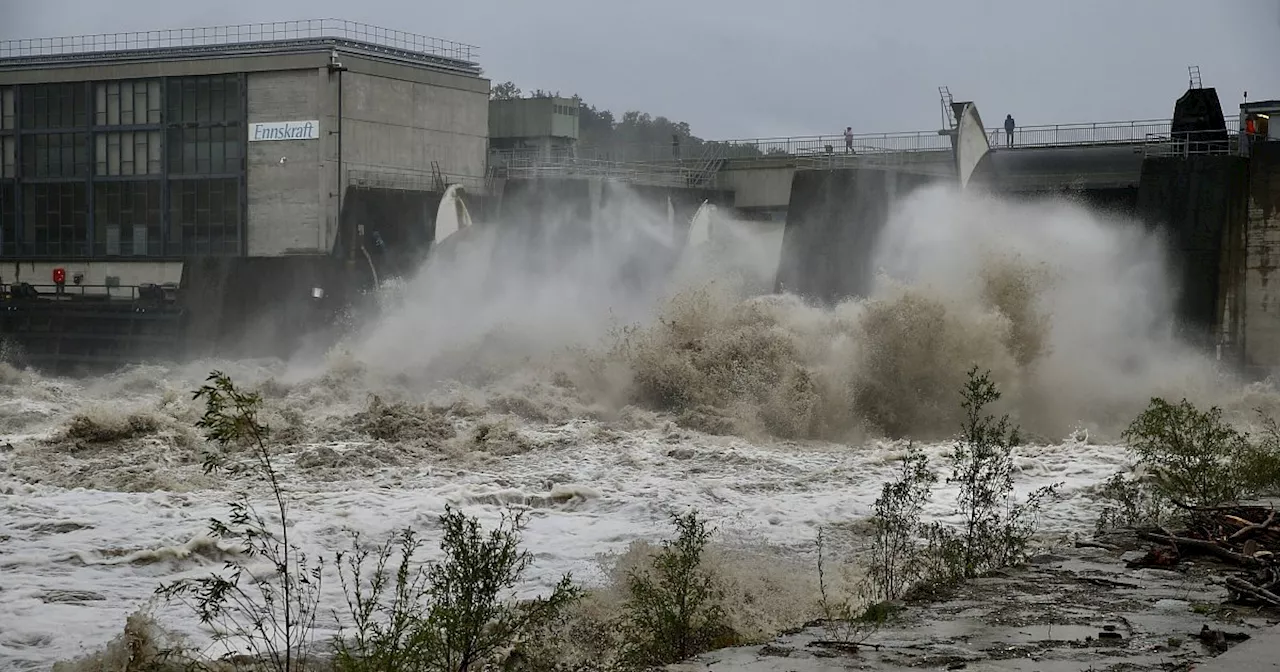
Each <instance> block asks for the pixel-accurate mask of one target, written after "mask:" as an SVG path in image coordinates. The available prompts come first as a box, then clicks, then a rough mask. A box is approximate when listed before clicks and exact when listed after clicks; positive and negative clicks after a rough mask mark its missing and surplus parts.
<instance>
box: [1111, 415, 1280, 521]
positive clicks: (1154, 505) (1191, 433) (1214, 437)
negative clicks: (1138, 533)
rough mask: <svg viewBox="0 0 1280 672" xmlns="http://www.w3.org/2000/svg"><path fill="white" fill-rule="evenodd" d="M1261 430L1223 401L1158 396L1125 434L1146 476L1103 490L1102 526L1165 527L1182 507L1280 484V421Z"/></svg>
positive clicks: (1230, 499) (1266, 422)
mask: <svg viewBox="0 0 1280 672" xmlns="http://www.w3.org/2000/svg"><path fill="white" fill-rule="evenodd" d="M1261 424H1262V431H1261V433H1260V434H1259V435H1258V436H1256V437H1255V436H1251V435H1249V434H1248V433H1245V432H1242V431H1240V430H1237V429H1236V428H1234V427H1232V426H1231V425H1230V424H1228V423H1227V422H1226V421H1225V420H1223V418H1222V411H1221V410H1220V409H1219V408H1217V407H1216V406H1214V407H1210V408H1209V409H1208V410H1205V411H1202V410H1200V409H1199V408H1196V406H1195V405H1193V404H1192V403H1191V402H1190V401H1187V400H1186V399H1183V400H1181V401H1180V402H1178V403H1177V404H1171V403H1169V402H1167V401H1165V400H1164V399H1160V398H1153V399H1152V400H1151V403H1150V404H1149V405H1148V406H1147V408H1146V410H1144V411H1143V412H1142V413H1141V414H1140V415H1138V417H1137V418H1135V419H1134V420H1133V422H1132V423H1131V424H1130V425H1129V428H1128V429H1126V430H1125V432H1124V438H1125V441H1126V442H1127V443H1128V448H1129V452H1130V454H1131V455H1132V456H1133V457H1134V458H1135V459H1136V461H1137V464H1138V466H1139V467H1140V468H1141V470H1142V471H1143V472H1145V473H1144V476H1143V477H1142V478H1129V477H1126V476H1125V475H1124V474H1116V475H1114V476H1112V477H1111V478H1110V479H1108V480H1107V481H1106V482H1105V483H1103V485H1102V487H1101V488H1099V490H1098V496H1099V497H1100V498H1101V499H1103V500H1105V501H1106V502H1107V504H1106V505H1105V506H1104V507H1103V510H1102V513H1101V514H1100V516H1099V517H1098V521H1097V531H1098V532H1104V531H1106V530H1110V529H1116V528H1121V527H1153V526H1157V525H1161V524H1163V523H1164V522H1166V521H1167V520H1168V519H1169V518H1171V517H1180V518H1185V515H1179V516H1175V515H1174V512H1175V511H1182V512H1183V513H1184V514H1185V513H1187V512H1193V511H1194V510H1196V509H1197V508H1200V507H1211V506H1217V505H1221V504H1229V503H1234V502H1238V501H1240V500H1241V499H1244V498H1248V497H1252V496H1257V495H1262V494H1271V493H1274V492H1276V491H1277V489H1280V427H1277V425H1276V422H1275V421H1274V420H1273V419H1271V418H1267V417H1265V416H1264V417H1262V418H1261Z"/></svg>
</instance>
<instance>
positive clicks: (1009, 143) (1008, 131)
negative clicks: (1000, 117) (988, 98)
mask: <svg viewBox="0 0 1280 672" xmlns="http://www.w3.org/2000/svg"><path fill="white" fill-rule="evenodd" d="M1014 128H1017V124H1015V123H1014V122H1013V115H1012V114H1006V115H1004V143H1005V146H1006V147H1013V129H1014Z"/></svg>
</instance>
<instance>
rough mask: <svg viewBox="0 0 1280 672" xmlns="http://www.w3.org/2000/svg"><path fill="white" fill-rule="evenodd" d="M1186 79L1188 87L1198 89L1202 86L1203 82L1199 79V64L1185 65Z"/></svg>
mask: <svg viewBox="0 0 1280 672" xmlns="http://www.w3.org/2000/svg"><path fill="white" fill-rule="evenodd" d="M1187 80H1188V81H1187V88H1189V89H1199V88H1203V87H1204V84H1203V83H1202V82H1201V81H1200V66H1198V65H1190V66H1187Z"/></svg>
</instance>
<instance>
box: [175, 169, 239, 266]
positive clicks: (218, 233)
mask: <svg viewBox="0 0 1280 672" xmlns="http://www.w3.org/2000/svg"><path fill="white" fill-rule="evenodd" d="M166 251H167V252H168V253H169V254H183V255H187V254H218V255H221V254H238V253H239V252H240V181H239V180H238V179H235V178H230V179H216V180H178V181H175V182H171V183H169V248H168V249H167V250H166Z"/></svg>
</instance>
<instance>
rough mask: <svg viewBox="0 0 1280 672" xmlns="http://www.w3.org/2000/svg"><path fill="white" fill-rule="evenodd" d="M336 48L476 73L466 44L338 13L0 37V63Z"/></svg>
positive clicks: (38, 63)
mask: <svg viewBox="0 0 1280 672" xmlns="http://www.w3.org/2000/svg"><path fill="white" fill-rule="evenodd" d="M317 48H330V49H342V50H344V51H351V52H356V53H365V54H368V55H372V56H377V57H381V58H386V59H389V60H395V61H400V62H403V63H407V64H414V65H425V66H428V67H434V68H439V69H444V70H450V71H454V72H460V73H464V74H471V75H477V76H478V75H480V74H481V69H480V64H479V63H477V62H476V56H477V53H478V51H479V49H478V48H477V47H475V46H473V45H470V44H464V43H462V42H454V41H452V40H444V39H440V38H438V37H428V36H426V35H417V34H414V33H408V32H405V31H402V30H394V29H391V28H381V27H378V26H372V25H369V24H366V23H358V22H355V21H346V20H343V19H304V20H298V21H276V22H272V23H247V24H239V25H230V26H208V27H202V28H169V29H164V30H148V31H141V32H130V33H100V34H97V35H72V36H65V37H35V38H20V39H13V40H3V41H0V68H14V67H48V66H64V65H82V64H95V63H103V62H120V61H149V60H162V59H175V58H176V59H182V58H201V57H209V56H238V55H251V54H269V53H285V52H291V51H302V50H315V49H317Z"/></svg>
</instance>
